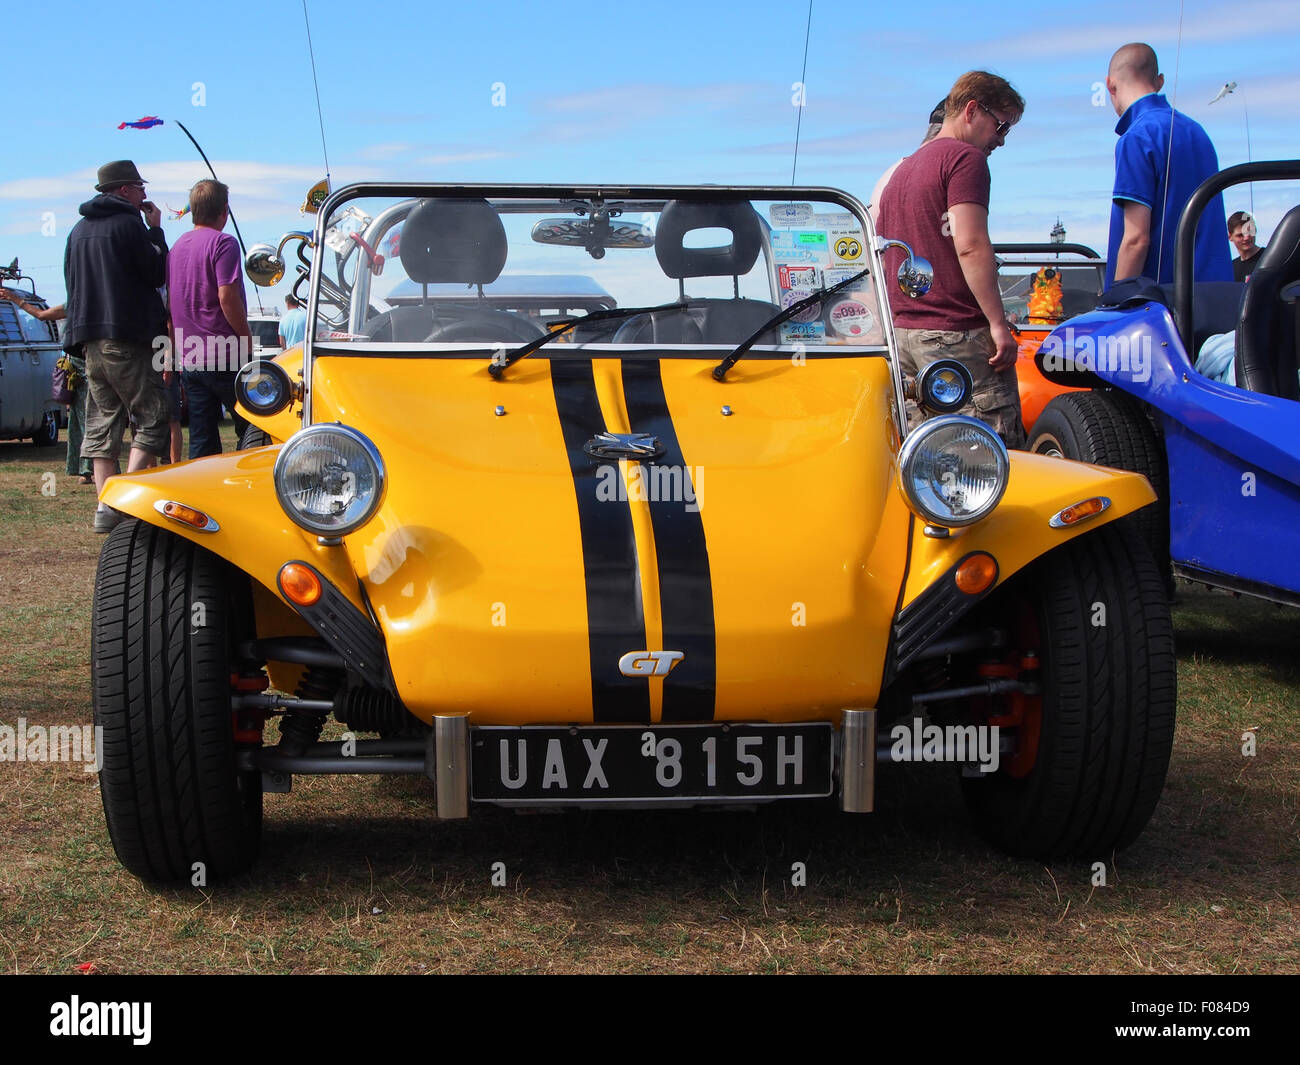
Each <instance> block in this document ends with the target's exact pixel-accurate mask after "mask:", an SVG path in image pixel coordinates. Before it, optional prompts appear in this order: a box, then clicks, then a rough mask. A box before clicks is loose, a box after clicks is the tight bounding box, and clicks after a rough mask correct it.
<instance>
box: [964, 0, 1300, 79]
mask: <svg viewBox="0 0 1300 1065" xmlns="http://www.w3.org/2000/svg"><path fill="white" fill-rule="evenodd" d="M1168 11H1169V14H1168V15H1167V16H1166V17H1165V18H1161V19H1154V18H1151V17H1150V15H1149V14H1147V17H1146V19H1145V20H1142V21H1116V22H1113V23H1110V24H1100V25H1099V24H1093V25H1069V24H1062V23H1061V22H1058V21H1057V20H1055V19H1052V20H1049V22H1048V24H1046V25H1045V26H1044V28H1042V29H1036V30H1031V31H1030V32H1028V33H1022V34H1018V35H1015V36H1011V37H999V38H997V40H996V42H995V43H996V44H997V46H998V48H999V49H1000V50H1002V51H1005V52H1009V53H1012V54H1018V55H1025V56H1032V57H1033V58H1035V59H1042V58H1044V57H1049V56H1061V55H1075V54H1079V53H1084V52H1094V53H1097V54H1098V55H1100V56H1102V57H1103V58H1102V60H1101V61H1102V62H1103V63H1104V62H1106V61H1108V60H1109V59H1110V56H1111V55H1112V54H1113V53H1114V51H1115V49H1116V48H1118V47H1119V46H1120V45H1122V44H1124V43H1125V42H1127V41H1149V42H1153V45H1154V43H1155V42H1165V41H1168V42H1169V43H1170V45H1174V44H1175V43H1176V42H1177V41H1178V38H1179V20H1178V8H1177V5H1173V4H1171V5H1169V7H1168ZM1148 12H1149V9H1148ZM1289 29H1300V6H1298V5H1296V4H1295V3H1294V2H1293V0H1254V2H1247V3H1238V4H1226V3H1217V2H1216V3H1207V4H1205V5H1204V6H1200V5H1196V6H1195V8H1194V10H1191V11H1186V12H1184V15H1183V19H1182V30H1181V33H1182V42H1183V44H1184V45H1187V44H1193V43H1198V42H1210V43H1214V44H1224V45H1227V44H1230V43H1232V42H1235V41H1242V40H1249V39H1251V38H1259V37H1263V36H1265V35H1267V36H1276V35H1278V34H1282V33H1285V32H1286V31H1287V30H1289ZM989 43H993V42H982V43H980V44H979V45H975V46H971V47H972V48H973V49H974V50H980V49H983V50H987V48H988V45H989ZM1157 52H1159V48H1157ZM1165 65H1167V66H1168V67H1169V68H1170V69H1169V70H1168V71H1166V72H1165V73H1166V75H1167V76H1169V77H1170V79H1171V80H1172V70H1173V66H1174V57H1173V55H1167V56H1166V57H1165V59H1164V61H1162V66H1165ZM1103 73H1104V71H1103Z"/></svg>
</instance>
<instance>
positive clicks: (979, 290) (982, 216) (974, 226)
mask: <svg viewBox="0 0 1300 1065" xmlns="http://www.w3.org/2000/svg"><path fill="white" fill-rule="evenodd" d="M948 219H949V222H950V223H951V225H952V240H953V247H954V248H955V250H956V252H957V262H958V263H959V264H960V265H961V272H962V276H963V277H964V278H965V279H966V284H967V286H968V287H969V288H970V290H971V295H973V296H974V297H975V301H976V302H977V303H978V304H979V305H980V310H981V311H982V312H983V314H984V317H985V318H986V319H988V323H989V331H990V332H991V333H992V334H993V343H994V344H995V345H996V346H997V351H996V353H995V354H994V355H993V356H992V357H991V358H990V359H989V365H990V366H991V367H993V369H995V370H1005V369H1006V368H1007V367H1009V366H1014V365H1015V364H1016V346H1017V345H1016V340H1015V337H1013V336H1012V335H1011V330H1010V329H1009V328H1008V326H1007V316H1006V314H1005V312H1004V311H1003V309H1002V295H1001V293H1000V292H999V291H998V266H997V262H996V261H995V260H994V257H993V242H992V241H991V240H989V213H988V210H987V209H986V208H985V207H984V206H983V205H982V204H978V203H955V204H953V205H952V206H951V207H950V208H949V209H948Z"/></svg>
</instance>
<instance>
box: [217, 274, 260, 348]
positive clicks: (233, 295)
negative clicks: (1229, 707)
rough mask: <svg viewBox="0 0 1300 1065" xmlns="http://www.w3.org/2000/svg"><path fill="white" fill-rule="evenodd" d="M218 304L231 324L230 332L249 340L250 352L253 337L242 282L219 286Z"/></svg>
mask: <svg viewBox="0 0 1300 1065" xmlns="http://www.w3.org/2000/svg"><path fill="white" fill-rule="evenodd" d="M217 302H218V303H220V304H221V313H222V314H224V315H225V316H226V321H227V322H228V323H229V324H230V332H231V334H232V335H234V336H237V337H248V338H249V341H248V342H249V350H252V343H253V340H252V335H251V333H250V331H249V328H248V311H247V310H245V308H244V286H243V284H242V282H240V283H236V284H233V285H218V286H217Z"/></svg>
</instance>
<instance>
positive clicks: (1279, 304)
mask: <svg viewBox="0 0 1300 1065" xmlns="http://www.w3.org/2000/svg"><path fill="white" fill-rule="evenodd" d="M1296 179H1300V160H1291V161H1283V162H1266V163H1247V164H1243V165H1241V166H1235V167H1231V168H1229V169H1227V170H1224V171H1223V172H1221V173H1219V174H1217V175H1215V176H1214V177H1212V178H1210V179H1209V180H1208V181H1206V182H1205V183H1204V184H1203V185H1201V186H1200V188H1198V189H1197V190H1196V192H1195V193H1194V194H1193V196H1192V198H1191V200H1190V201H1189V202H1188V205H1187V208H1186V209H1185V210H1184V212H1183V215H1182V217H1181V219H1180V221H1179V225H1178V233H1177V241H1176V250H1175V273H1174V282H1173V284H1172V285H1156V284H1154V283H1153V282H1151V281H1150V280H1149V279H1143V278H1139V279H1136V280H1133V281H1127V282H1121V283H1119V284H1117V285H1116V286H1115V287H1113V288H1112V289H1111V290H1110V291H1109V292H1107V293H1106V294H1105V296H1104V297H1103V299H1102V304H1101V305H1100V306H1099V307H1098V309H1097V310H1094V311H1091V312H1089V313H1088V314H1084V315H1080V316H1079V317H1077V318H1073V319H1071V320H1070V321H1068V322H1066V323H1065V324H1063V325H1061V326H1058V327H1057V328H1056V329H1055V330H1054V331H1053V332H1052V333H1051V334H1050V335H1049V336H1048V338H1047V339H1046V340H1045V341H1044V342H1043V345H1042V347H1041V348H1040V350H1039V353H1038V356H1037V359H1038V365H1039V368H1040V369H1041V370H1042V372H1043V374H1044V375H1045V376H1047V377H1048V378H1049V379H1051V380H1054V381H1057V382H1059V383H1061V384H1072V385H1080V384H1084V383H1087V384H1090V385H1091V386H1092V390H1091V391H1088V392H1074V393H1068V394H1066V395H1062V396H1058V397H1057V398H1056V399H1054V400H1052V402H1051V403H1050V404H1048V406H1047V407H1046V408H1045V409H1044V410H1043V413H1042V415H1041V416H1040V417H1039V419H1038V421H1037V422H1036V424H1035V426H1034V432H1033V436H1032V439H1031V441H1030V445H1029V447H1030V450H1032V451H1038V452H1042V453H1045V454H1056V455H1061V456H1064V457H1065V458H1072V459H1079V460H1081V461H1084V462H1093V463H1097V464H1099V465H1103V466H1118V467H1122V468H1124V469H1129V470H1135V471H1137V472H1139V473H1143V474H1145V475H1146V476H1147V477H1148V478H1149V479H1150V481H1151V483H1152V486H1153V487H1154V488H1155V489H1156V492H1157V493H1158V495H1159V496H1160V502H1158V503H1155V504H1152V505H1150V506H1148V507H1146V508H1145V509H1144V510H1142V511H1139V512H1138V513H1136V514H1134V515H1132V516H1131V517H1130V518H1129V519H1126V520H1129V521H1131V522H1133V523H1134V524H1136V525H1137V526H1138V527H1139V528H1140V529H1141V531H1142V532H1143V534H1144V536H1145V537H1146V539H1147V542H1148V543H1149V544H1150V546H1151V548H1152V553H1153V554H1154V555H1155V557H1156V560H1157V562H1158V563H1160V564H1161V565H1162V566H1165V567H1166V568H1167V567H1168V566H1169V565H1170V564H1172V571H1173V572H1174V573H1177V574H1179V575H1181V576H1184V577H1189V578H1191V579H1193V580H1196V581H1201V582H1204V583H1206V584H1211V585H1216V586H1218V587H1222V588H1228V589H1232V590H1234V591H1238V592H1246V593H1249V594H1251V595H1256V596H1260V597H1262V598H1265V599H1271V600H1273V601H1275V602H1280V603H1289V604H1291V605H1294V606H1300V388H1298V384H1297V370H1298V369H1300V329H1297V319H1298V317H1300V302H1298V301H1297V296H1298V295H1300V206H1297V207H1293V208H1292V209H1291V210H1290V211H1288V212H1287V214H1286V215H1285V216H1284V217H1283V218H1282V221H1281V222H1280V223H1279V224H1278V226H1277V229H1276V230H1275V231H1274V233H1273V237H1272V239H1271V240H1270V242H1269V244H1268V247H1267V248H1266V249H1265V251H1264V252H1263V253H1262V254H1261V256H1260V258H1259V265H1258V266H1257V267H1256V269H1255V271H1254V273H1253V274H1252V275H1251V277H1250V280H1249V281H1247V282H1245V283H1244V284H1237V283H1233V282H1206V283H1195V282H1194V280H1193V278H1192V249H1193V241H1194V237H1195V232H1196V223H1197V220H1198V219H1199V217H1200V215H1201V212H1202V210H1203V209H1204V207H1205V205H1206V203H1208V202H1209V201H1210V200H1211V199H1212V198H1213V197H1214V196H1215V195H1216V194H1217V193H1219V192H1220V191H1222V190H1223V189H1225V188H1227V187H1229V186H1231V185H1237V184H1241V183H1243V182H1246V181H1265V180H1296ZM1211 338H1214V340H1215V343H1216V345H1217V346H1218V347H1219V348H1220V349H1221V350H1228V351H1230V353H1231V362H1232V369H1233V370H1234V371H1235V376H1234V375H1229V376H1230V379H1234V380H1235V381H1236V385H1235V386H1234V385H1230V384H1223V383H1220V382H1219V381H1217V380H1214V379H1211V378H1209V377H1206V376H1204V375H1203V374H1201V373H1198V372H1197V371H1196V369H1195V366H1196V362H1197V355H1198V354H1199V353H1200V352H1201V350H1202V347H1203V346H1204V345H1205V344H1206V342H1207V341H1209V340H1211ZM1225 345H1231V347H1230V348H1225ZM1202 366H1203V367H1204V363H1202Z"/></svg>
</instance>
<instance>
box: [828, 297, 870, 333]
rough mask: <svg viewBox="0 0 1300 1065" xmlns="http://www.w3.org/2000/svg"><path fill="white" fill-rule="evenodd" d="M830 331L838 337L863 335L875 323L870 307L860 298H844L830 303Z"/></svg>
mask: <svg viewBox="0 0 1300 1065" xmlns="http://www.w3.org/2000/svg"><path fill="white" fill-rule="evenodd" d="M827 318H829V319H830V330H831V333H832V334H834V335H835V336H839V337H850V338H854V337H865V336H866V335H867V334H868V333H869V332H871V327H872V326H873V325H875V324H876V321H875V318H874V317H873V316H872V314H871V309H870V308H869V307H868V306H867V305H866V304H865V303H863V302H862V301H861V300H854V299H846V300H840V301H839V302H838V303H834V304H832V305H831V310H830V314H828V315H827Z"/></svg>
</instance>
